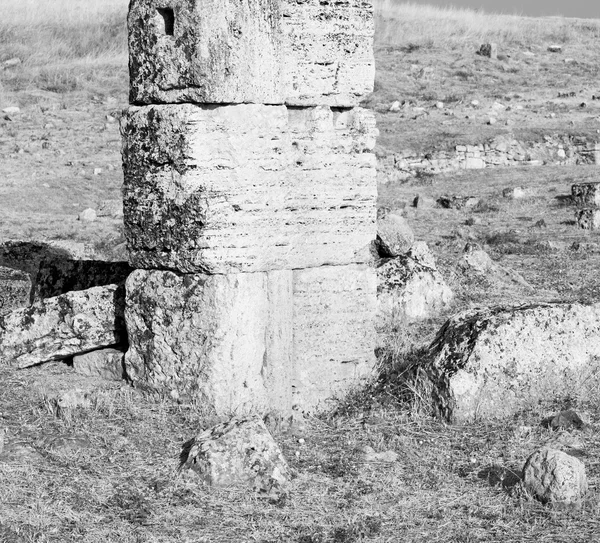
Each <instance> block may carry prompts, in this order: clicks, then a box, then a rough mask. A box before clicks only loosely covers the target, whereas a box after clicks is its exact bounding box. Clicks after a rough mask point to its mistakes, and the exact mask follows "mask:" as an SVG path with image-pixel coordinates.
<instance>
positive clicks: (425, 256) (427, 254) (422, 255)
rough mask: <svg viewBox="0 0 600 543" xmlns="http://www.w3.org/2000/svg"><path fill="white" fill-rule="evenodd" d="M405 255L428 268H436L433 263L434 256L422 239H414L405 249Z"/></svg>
mask: <svg viewBox="0 0 600 543" xmlns="http://www.w3.org/2000/svg"><path fill="white" fill-rule="evenodd" d="M406 256H408V257H409V258H412V259H413V260H414V261H415V262H417V263H419V264H421V265H422V266H425V267H426V268H430V269H432V270H437V264H436V263H435V257H434V256H433V253H432V252H431V249H430V248H429V246H428V245H427V243H425V242H424V241H415V242H414V243H413V244H412V245H411V247H410V249H409V250H408V251H407V253H406Z"/></svg>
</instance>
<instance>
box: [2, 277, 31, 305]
mask: <svg viewBox="0 0 600 543" xmlns="http://www.w3.org/2000/svg"><path fill="white" fill-rule="evenodd" d="M30 301H31V278H30V277H29V274H27V273H25V272H22V271H20V270H14V269H12V268H5V267H4V266H0V315H6V314H7V313H10V312H11V311H14V310H15V309H19V308H21V307H27V306H28V305H29V303H30Z"/></svg>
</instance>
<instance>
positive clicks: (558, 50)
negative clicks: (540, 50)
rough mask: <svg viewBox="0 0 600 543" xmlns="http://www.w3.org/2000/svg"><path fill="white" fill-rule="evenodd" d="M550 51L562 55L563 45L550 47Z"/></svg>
mask: <svg viewBox="0 0 600 543" xmlns="http://www.w3.org/2000/svg"><path fill="white" fill-rule="evenodd" d="M548 51H550V53H562V45H556V44H555V45H549V46H548Z"/></svg>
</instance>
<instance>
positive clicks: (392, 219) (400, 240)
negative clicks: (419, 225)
mask: <svg viewBox="0 0 600 543" xmlns="http://www.w3.org/2000/svg"><path fill="white" fill-rule="evenodd" d="M378 215H379V216H378V217H377V249H378V251H379V254H380V256H382V257H384V258H390V257H394V256H399V255H402V254H404V253H406V252H407V251H408V250H409V249H410V247H411V245H412V244H413V243H414V241H415V235H414V233H413V231H412V228H411V227H410V225H409V224H408V221H407V220H406V219H405V218H404V217H403V216H402V215H399V214H398V213H394V212H391V211H389V212H383V213H379V214H378Z"/></svg>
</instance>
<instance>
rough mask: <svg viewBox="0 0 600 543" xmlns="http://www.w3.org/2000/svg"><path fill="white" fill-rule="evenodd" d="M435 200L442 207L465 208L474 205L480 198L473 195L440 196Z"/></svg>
mask: <svg viewBox="0 0 600 543" xmlns="http://www.w3.org/2000/svg"><path fill="white" fill-rule="evenodd" d="M436 202H437V204H438V206H440V207H443V208H444V209H465V208H470V207H475V206H476V205H477V204H478V203H479V202H480V199H479V198H476V197H475V196H442V197H440V198H438V199H437V200H436Z"/></svg>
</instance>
